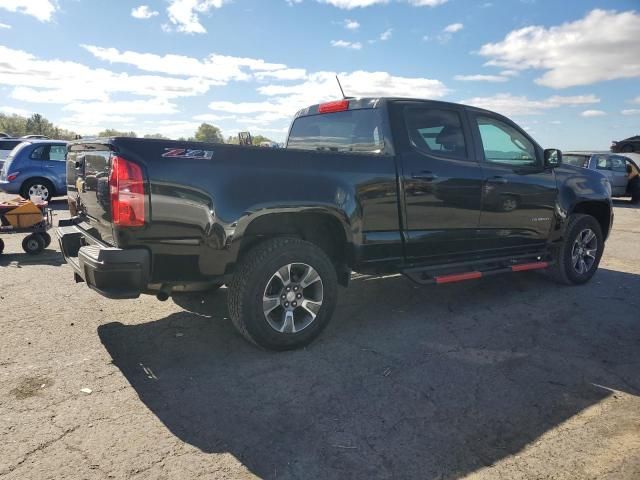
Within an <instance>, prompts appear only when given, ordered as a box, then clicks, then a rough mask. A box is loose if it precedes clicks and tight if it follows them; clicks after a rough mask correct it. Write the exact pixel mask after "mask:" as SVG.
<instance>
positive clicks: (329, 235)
mask: <svg viewBox="0 0 640 480" xmlns="http://www.w3.org/2000/svg"><path fill="white" fill-rule="evenodd" d="M284 236H291V237H296V238H301V239H302V240H305V241H308V242H310V243H313V244H314V245H316V246H317V247H319V248H320V249H321V250H322V251H324V252H325V253H326V254H327V256H328V257H329V259H330V260H331V262H332V263H333V264H334V265H335V267H336V271H337V273H338V278H339V280H340V283H343V284H344V283H346V282H348V275H346V276H347V278H346V279H345V278H344V277H345V272H346V271H347V270H348V268H349V266H350V265H352V262H353V259H354V255H353V248H352V245H353V243H352V237H351V234H350V229H349V228H348V225H346V224H345V223H344V222H343V221H342V220H341V219H340V218H339V217H338V216H337V215H336V214H335V213H333V212H329V211H318V210H312V209H310V210H305V211H278V212H269V213H264V214H262V215H259V216H257V217H255V218H253V219H252V220H251V221H250V222H249V223H248V224H247V225H246V227H245V228H244V230H243V232H242V237H241V239H240V247H239V251H238V256H239V257H240V256H242V255H243V254H245V253H246V252H247V251H248V250H249V249H251V248H253V247H255V246H256V245H258V244H259V243H261V242H263V241H265V240H268V239H271V238H274V237H284Z"/></svg>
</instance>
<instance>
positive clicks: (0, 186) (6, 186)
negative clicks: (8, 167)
mask: <svg viewBox="0 0 640 480" xmlns="http://www.w3.org/2000/svg"><path fill="white" fill-rule="evenodd" d="M0 191H3V192H5V193H15V194H18V193H19V192H20V185H19V184H18V182H8V181H6V180H0Z"/></svg>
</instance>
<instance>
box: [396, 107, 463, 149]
mask: <svg viewBox="0 0 640 480" xmlns="http://www.w3.org/2000/svg"><path fill="white" fill-rule="evenodd" d="M405 119H406V123H407V130H408V133H409V140H410V141H411V144H412V145H413V146H414V147H415V148H416V149H418V150H420V151H421V152H424V153H427V154H431V155H439V156H444V157H451V158H458V159H464V158H466V157H467V147H466V142H465V138H464V131H463V130H462V119H461V118H460V114H459V113H458V112H455V111H453V110H442V109H435V108H424V107H409V108H407V109H406V110H405Z"/></svg>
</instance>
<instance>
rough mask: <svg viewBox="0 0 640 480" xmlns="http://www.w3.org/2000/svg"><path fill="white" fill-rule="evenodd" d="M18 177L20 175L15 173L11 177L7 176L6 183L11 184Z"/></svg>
mask: <svg viewBox="0 0 640 480" xmlns="http://www.w3.org/2000/svg"><path fill="white" fill-rule="evenodd" d="M18 175H20V172H15V173H12V174H11V175H7V181H9V182H13V181H14V180H15V179H16V178H18Z"/></svg>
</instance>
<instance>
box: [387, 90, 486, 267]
mask: <svg viewBox="0 0 640 480" xmlns="http://www.w3.org/2000/svg"><path fill="white" fill-rule="evenodd" d="M393 115H394V117H395V119H394V121H393V122H392V124H393V125H394V127H395V131H394V136H395V140H396V144H397V145H398V147H399V148H398V150H399V159H400V162H399V164H400V167H401V172H400V175H401V177H402V184H403V189H404V224H405V225H404V229H405V241H406V243H405V245H406V256H407V260H408V261H410V262H423V261H426V262H433V263H436V262H438V263H439V262H440V261H449V260H452V259H454V258H455V257H456V256H458V255H461V254H467V253H469V252H472V251H473V250H475V249H476V244H475V231H476V229H477V228H478V221H479V218H480V201H481V189H482V172H481V170H480V166H479V164H478V162H477V161H476V158H475V156H474V152H473V147H472V145H473V142H472V140H471V134H470V131H469V128H468V124H467V123H466V121H465V117H464V110H463V109H462V108H460V107H457V106H455V105H449V104H442V103H437V102H398V103H394V104H393Z"/></svg>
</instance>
